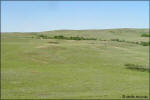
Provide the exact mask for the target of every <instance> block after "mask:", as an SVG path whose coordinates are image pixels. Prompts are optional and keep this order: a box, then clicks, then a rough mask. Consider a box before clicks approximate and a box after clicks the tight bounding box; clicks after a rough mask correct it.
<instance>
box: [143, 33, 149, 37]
mask: <svg viewBox="0 0 150 100" xmlns="http://www.w3.org/2000/svg"><path fill="white" fill-rule="evenodd" d="M141 37H150V34H146V33H144V34H142V35H141Z"/></svg>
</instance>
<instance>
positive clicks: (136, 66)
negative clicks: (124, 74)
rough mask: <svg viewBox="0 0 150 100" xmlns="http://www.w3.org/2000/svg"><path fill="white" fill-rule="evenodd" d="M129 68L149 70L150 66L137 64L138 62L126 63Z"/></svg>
mask: <svg viewBox="0 0 150 100" xmlns="http://www.w3.org/2000/svg"><path fill="white" fill-rule="evenodd" d="M125 66H126V68H127V69H131V70H137V71H143V72H144V71H146V72H149V67H148V66H143V65H136V64H125Z"/></svg>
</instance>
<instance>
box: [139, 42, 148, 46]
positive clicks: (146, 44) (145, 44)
mask: <svg viewBox="0 0 150 100" xmlns="http://www.w3.org/2000/svg"><path fill="white" fill-rule="evenodd" d="M140 45H142V46H149V45H150V42H141V43H140Z"/></svg>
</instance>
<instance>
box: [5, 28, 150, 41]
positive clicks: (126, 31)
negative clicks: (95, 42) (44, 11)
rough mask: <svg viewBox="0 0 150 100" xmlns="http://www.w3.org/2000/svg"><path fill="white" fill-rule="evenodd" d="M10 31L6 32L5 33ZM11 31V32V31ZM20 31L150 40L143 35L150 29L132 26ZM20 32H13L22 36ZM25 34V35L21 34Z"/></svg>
mask: <svg viewBox="0 0 150 100" xmlns="http://www.w3.org/2000/svg"><path fill="white" fill-rule="evenodd" d="M6 33H8V32H5V35H6ZM9 33H10V32H9ZM20 33H22V34H23V33H31V34H32V35H35V34H44V35H47V36H50V37H51V36H52V37H53V36H58V35H63V36H65V37H70V36H79V37H85V38H97V39H104V40H110V39H121V40H127V41H148V40H149V38H147V37H141V35H142V34H145V33H146V34H149V29H132V28H122V29H102V30H55V31H45V32H20ZM20 33H19V32H13V34H17V35H18V36H20ZM31 34H24V35H25V36H31ZM2 35H3V34H2ZM9 36H10V35H9ZM21 36H23V35H21Z"/></svg>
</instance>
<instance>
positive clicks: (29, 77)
mask: <svg viewBox="0 0 150 100" xmlns="http://www.w3.org/2000/svg"><path fill="white" fill-rule="evenodd" d="M143 34H149V29H105V30H56V31H45V32H31V33H23V32H22V33H21V32H20V33H19V32H18V33H2V34H1V96H2V99H121V98H122V95H134V96H147V97H148V96H149V35H143ZM39 36H42V37H41V38H40V37H39ZM43 36H44V37H45V36H46V37H49V38H43ZM60 36H61V38H60ZM62 36H63V38H62ZM58 37H59V38H58ZM76 39H77V40H76ZM143 43H146V45H143ZM127 66H131V67H130V68H129V67H127ZM133 67H138V68H133ZM131 68H132V69H131ZM134 69H138V70H134ZM140 69H144V70H140ZM145 70H146V71H145Z"/></svg>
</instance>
